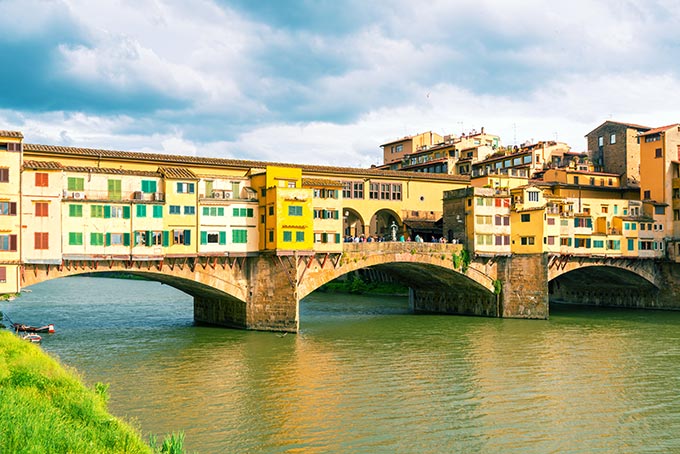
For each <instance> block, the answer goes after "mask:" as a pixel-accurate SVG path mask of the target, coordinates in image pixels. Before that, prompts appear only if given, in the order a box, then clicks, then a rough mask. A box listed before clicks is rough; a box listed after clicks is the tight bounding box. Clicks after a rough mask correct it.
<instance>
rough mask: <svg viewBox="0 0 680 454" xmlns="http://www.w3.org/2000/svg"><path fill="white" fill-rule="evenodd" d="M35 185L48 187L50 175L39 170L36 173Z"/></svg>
mask: <svg viewBox="0 0 680 454" xmlns="http://www.w3.org/2000/svg"><path fill="white" fill-rule="evenodd" d="M35 185H36V186H37V187H43V188H44V187H47V186H49V185H50V176H49V174H47V173H42V172H38V173H36V174H35Z"/></svg>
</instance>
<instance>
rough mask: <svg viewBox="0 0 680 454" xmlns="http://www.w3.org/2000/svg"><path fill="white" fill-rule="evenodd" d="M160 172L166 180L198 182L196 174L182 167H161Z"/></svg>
mask: <svg viewBox="0 0 680 454" xmlns="http://www.w3.org/2000/svg"><path fill="white" fill-rule="evenodd" d="M158 172H160V174H161V175H163V177H164V178H172V179H175V180H198V177H197V176H196V174H195V173H194V172H192V171H191V170H189V169H183V168H181V167H159V168H158Z"/></svg>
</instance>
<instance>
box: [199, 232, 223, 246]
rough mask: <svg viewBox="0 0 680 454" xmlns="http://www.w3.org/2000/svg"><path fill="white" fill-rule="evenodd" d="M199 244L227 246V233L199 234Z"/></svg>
mask: <svg viewBox="0 0 680 454" xmlns="http://www.w3.org/2000/svg"><path fill="white" fill-rule="evenodd" d="M201 244H227V232H201Z"/></svg>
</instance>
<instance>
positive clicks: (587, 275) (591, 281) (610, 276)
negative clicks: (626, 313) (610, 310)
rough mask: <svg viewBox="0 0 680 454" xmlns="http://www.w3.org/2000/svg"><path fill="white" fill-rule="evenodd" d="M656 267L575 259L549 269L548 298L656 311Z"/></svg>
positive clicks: (644, 263)
mask: <svg viewBox="0 0 680 454" xmlns="http://www.w3.org/2000/svg"><path fill="white" fill-rule="evenodd" d="M653 266H654V264H653V263H651V261H645V262H641V261H639V260H608V261H601V260H592V259H591V260H578V259H573V260H570V261H569V262H568V263H564V264H563V265H561V266H560V265H558V266H551V267H550V269H549V273H548V277H549V282H548V293H549V297H550V300H551V301H553V302H570V303H577V304H583V305H591V306H613V307H656V306H657V305H658V299H659V295H660V293H661V286H660V284H659V283H657V276H656V274H655V273H654V269H653Z"/></svg>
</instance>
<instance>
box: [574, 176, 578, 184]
mask: <svg viewBox="0 0 680 454" xmlns="http://www.w3.org/2000/svg"><path fill="white" fill-rule="evenodd" d="M574 184H578V176H576V175H574Z"/></svg>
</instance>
